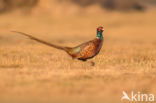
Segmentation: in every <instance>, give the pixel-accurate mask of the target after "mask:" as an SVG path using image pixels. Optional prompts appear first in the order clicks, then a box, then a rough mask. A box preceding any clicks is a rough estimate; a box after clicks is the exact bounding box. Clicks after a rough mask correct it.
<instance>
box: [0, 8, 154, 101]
mask: <svg viewBox="0 0 156 103" xmlns="http://www.w3.org/2000/svg"><path fill="white" fill-rule="evenodd" d="M90 9H91V11H92V12H88V11H87V13H80V14H79V13H78V14H73V13H71V14H70V13H69V14H67V15H66V14H62V15H61V14H57V15H56V16H53V15H49V14H46V13H43V14H38V13H37V14H34V15H32V14H30V15H29V14H27V15H23V14H20V13H17V12H18V11H17V12H12V13H6V14H1V15H0V103H111V102H112V103H120V102H121V100H120V99H121V97H122V95H123V94H122V91H123V90H124V91H127V92H128V93H130V92H131V91H135V92H138V91H140V92H141V93H147V94H148V93H153V94H155V95H156V88H155V87H156V82H155V81H156V19H155V18H156V10H155V8H152V9H150V10H147V11H143V12H138V11H133V12H131V11H130V12H128V13H127V12H119V11H111V12H109V11H98V12H96V10H100V9H99V8H96V7H95V8H94V7H91V8H90ZM35 13H36V12H35ZM100 25H102V26H103V27H104V29H105V31H104V39H105V41H104V45H103V48H102V50H101V51H100V53H99V55H97V56H96V57H95V58H93V59H91V60H88V61H87V62H82V61H78V60H72V58H71V57H70V56H68V54H66V53H65V52H64V51H60V50H57V49H55V48H51V47H48V46H45V45H43V44H40V43H37V42H35V41H32V40H30V39H28V38H27V37H24V36H22V35H19V34H16V33H12V32H10V31H12V30H17V31H22V32H25V33H29V34H31V35H33V36H35V37H38V38H41V39H43V40H45V41H49V42H51V43H55V44H58V45H62V46H76V45H78V44H80V43H83V42H86V41H88V40H91V39H93V38H95V36H96V28H97V27H98V26H100ZM90 61H94V62H95V66H91V65H90V63H89V62H90ZM125 103H127V101H125Z"/></svg>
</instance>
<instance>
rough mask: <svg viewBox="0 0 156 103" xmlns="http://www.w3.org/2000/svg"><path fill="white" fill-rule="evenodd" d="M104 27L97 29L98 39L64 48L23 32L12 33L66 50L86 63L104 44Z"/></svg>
mask: <svg viewBox="0 0 156 103" xmlns="http://www.w3.org/2000/svg"><path fill="white" fill-rule="evenodd" d="M103 30H104V29H103V27H98V28H97V35H96V38H95V39H93V40H91V41H88V42H86V43H83V44H80V45H78V46H76V47H62V46H58V45H54V44H52V43H49V42H46V41H43V40H40V39H38V38H36V37H33V36H31V35H29V34H26V33H23V32H18V31H12V32H16V33H19V34H22V35H24V36H27V37H29V38H30V39H32V40H35V41H37V42H40V43H42V44H45V45H48V46H51V47H54V48H57V49H60V50H64V51H66V52H67V53H68V54H69V55H70V56H71V57H72V58H76V59H79V60H82V61H86V60H87V59H90V58H93V57H94V56H96V55H97V54H98V53H99V51H100V49H101V47H102V44H103V35H102V33H103Z"/></svg>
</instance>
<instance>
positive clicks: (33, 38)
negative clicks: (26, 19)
mask: <svg viewBox="0 0 156 103" xmlns="http://www.w3.org/2000/svg"><path fill="white" fill-rule="evenodd" d="M12 32H15V33H19V34H21V35H24V36H27V37H29V38H30V39H32V40H35V41H37V42H39V43H42V44H45V45H48V46H50V47H54V48H56V49H61V50H65V51H66V48H67V47H62V46H58V45H55V44H52V43H48V42H46V41H43V40H40V39H38V38H36V37H33V36H31V35H29V34H26V33H23V32H19V31H12Z"/></svg>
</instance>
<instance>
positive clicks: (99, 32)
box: [96, 26, 104, 39]
mask: <svg viewBox="0 0 156 103" xmlns="http://www.w3.org/2000/svg"><path fill="white" fill-rule="evenodd" d="M103 31H104V29H103V27H102V26H100V27H98V28H97V35H96V37H97V38H100V39H103V35H102V33H103Z"/></svg>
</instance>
